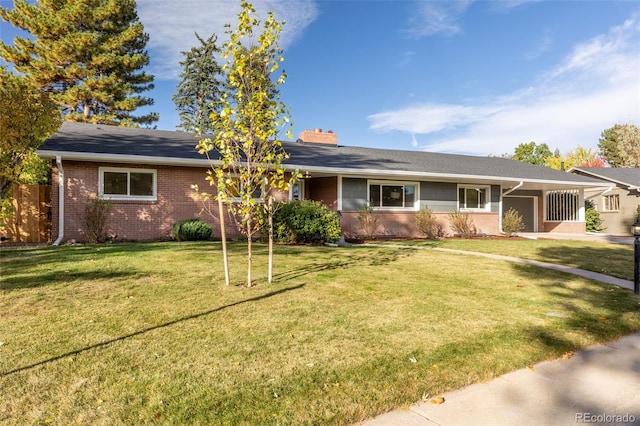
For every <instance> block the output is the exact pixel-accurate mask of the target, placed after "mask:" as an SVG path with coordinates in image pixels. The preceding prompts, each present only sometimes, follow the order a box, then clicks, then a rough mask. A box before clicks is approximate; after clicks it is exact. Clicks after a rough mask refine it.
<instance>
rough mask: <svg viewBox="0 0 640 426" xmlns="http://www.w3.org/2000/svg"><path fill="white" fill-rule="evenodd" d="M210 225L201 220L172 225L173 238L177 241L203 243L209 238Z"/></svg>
mask: <svg viewBox="0 0 640 426" xmlns="http://www.w3.org/2000/svg"><path fill="white" fill-rule="evenodd" d="M211 231H212V228H211V225H209V224H208V223H207V222H204V221H202V220H201V219H187V220H181V221H180V222H176V223H175V224H174V225H173V237H174V238H175V239H176V240H177V241H203V240H208V239H210V238H211Z"/></svg>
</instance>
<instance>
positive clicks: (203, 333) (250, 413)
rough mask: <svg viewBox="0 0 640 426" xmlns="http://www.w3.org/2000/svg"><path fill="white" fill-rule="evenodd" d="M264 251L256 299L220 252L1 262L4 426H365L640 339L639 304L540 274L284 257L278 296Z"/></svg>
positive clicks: (84, 250) (349, 257)
mask: <svg viewBox="0 0 640 426" xmlns="http://www.w3.org/2000/svg"><path fill="white" fill-rule="evenodd" d="M555 243H556V247H557V250H558V251H559V252H563V253H564V251H565V250H572V248H571V246H569V245H567V243H566V242H555ZM549 244H550V245H549V246H545V247H546V248H545V249H546V250H549V252H550V253H551V252H553V250H555V249H554V246H553V243H552V242H550V243H549ZM592 245H593V244H592ZM496 247H498V246H496ZM505 247H506V246H505ZM567 247H568V248H567ZM602 247H603V248H602V252H603V253H604V252H606V250H607V249H606V248H605V246H602ZM459 248H464V247H459ZM467 248H468V247H467ZM244 249H245V246H244V245H243V244H240V243H236V244H232V245H231V252H232V256H231V259H230V264H231V271H232V278H233V280H232V281H233V282H238V281H240V280H242V278H243V277H244V276H245V270H244V262H245V258H244ZM505 250H507V251H509V250H511V248H506V249H505ZM531 250H533V249H531ZM578 250H579V249H576V251H578ZM522 251H523V252H524V249H523V250H522ZM256 252H257V253H256V256H255V264H256V268H255V276H256V278H257V279H258V281H259V284H258V285H257V286H256V287H254V288H246V287H241V286H230V287H225V286H224V285H223V282H224V277H223V274H222V272H221V269H222V268H221V256H220V245H219V244H218V243H158V244H123V245H104V246H75V247H59V248H44V249H26V250H3V251H0V268H1V269H0V273H1V274H0V290H1V292H0V342H2V345H0V389H1V390H2V398H0V423H2V424H16V425H17V424H20V425H22V424H65V425H68V424H92V425H100V424H104V425H107V424H108V425H112V424H183V423H188V424H352V423H354V422H357V421H360V420H363V419H366V418H369V417H372V416H375V415H377V414H380V413H383V412H385V411H388V410H391V409H393V408H397V407H401V406H406V405H408V404H411V403H413V402H415V401H417V400H419V399H420V398H421V397H422V396H423V395H435V394H438V393H441V392H444V391H447V390H450V389H456V388H460V387H462V386H465V385H468V384H471V383H476V382H479V381H484V380H488V379H490V378H492V377H495V376H497V375H500V374H502V373H505V372H508V371H512V370H514V369H518V368H522V367H525V366H528V365H531V364H534V363H536V362H538V361H541V360H545V359H551V358H556V357H559V356H561V355H562V354H564V353H566V352H567V351H572V350H576V349H578V348H581V347H584V346H585V345H588V344H592V343H596V342H604V341H608V340H611V339H615V338H617V337H619V336H622V335H625V334H628V333H631V332H633V331H637V330H640V298H638V297H637V296H635V295H633V294H632V292H630V291H629V290H625V289H621V288H616V287H612V286H607V285H601V284H598V283H595V282H592V281H589V280H585V279H582V278H579V277H574V276H569V275H565V274H562V273H559V272H555V271H549V270H542V269H538V268H535V267H532V266H527V265H517V264H510V263H508V262H504V261H493V260H489V259H485V258H479V257H475V256H467V255H460V254H451V253H445V252H436V251H430V250H417V249H415V250H414V249H400V248H394V247H382V248H379V247H347V248H327V247H308V246H306V247H295V246H278V247H276V263H275V265H276V268H275V274H274V283H273V284H271V285H268V284H265V283H264V279H265V277H266V269H265V267H264V265H266V249H265V247H264V246H263V245H257V248H256ZM503 254H510V253H508V252H507V253H503ZM564 255H565V256H568V254H566V253H565V254H564ZM574 255H575V258H579V253H574Z"/></svg>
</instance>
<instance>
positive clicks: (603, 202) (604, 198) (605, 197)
mask: <svg viewBox="0 0 640 426" xmlns="http://www.w3.org/2000/svg"><path fill="white" fill-rule="evenodd" d="M607 197H617V198H618V208H617V209H615V210H609V209H607V208H606V207H607V202H606V201H605V200H606V199H607ZM602 211H603V212H607V213H608V212H619V211H620V194H606V195H603V196H602Z"/></svg>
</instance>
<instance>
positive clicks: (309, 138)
mask: <svg viewBox="0 0 640 426" xmlns="http://www.w3.org/2000/svg"><path fill="white" fill-rule="evenodd" d="M298 142H299V143H319V144H323V145H338V135H336V134H335V133H333V130H327V131H326V132H323V131H322V129H313V131H311V130H309V129H306V130H305V131H304V132H302V133H300V135H298Z"/></svg>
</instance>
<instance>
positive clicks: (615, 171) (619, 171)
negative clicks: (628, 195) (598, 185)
mask: <svg viewBox="0 0 640 426" xmlns="http://www.w3.org/2000/svg"><path fill="white" fill-rule="evenodd" d="M571 171H572V172H577V173H580V172H582V173H584V174H587V175H589V176H593V177H597V178H602V179H605V180H608V181H611V182H616V183H621V184H623V185H626V186H635V187H640V167H573V168H572V169H571Z"/></svg>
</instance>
